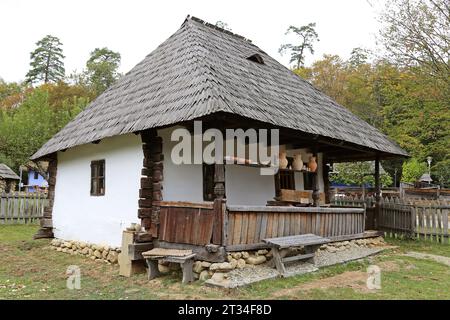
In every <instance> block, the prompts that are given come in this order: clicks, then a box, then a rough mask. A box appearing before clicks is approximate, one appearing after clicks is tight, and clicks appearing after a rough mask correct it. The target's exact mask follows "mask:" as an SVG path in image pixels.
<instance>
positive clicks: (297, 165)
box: [292, 153, 303, 170]
mask: <svg viewBox="0 0 450 320" xmlns="http://www.w3.org/2000/svg"><path fill="white" fill-rule="evenodd" d="M292 168H293V169H294V170H302V169H303V160H302V155H301V154H300V153H299V154H296V155H295V156H294V161H293V162H292Z"/></svg>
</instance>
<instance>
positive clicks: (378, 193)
mask: <svg viewBox="0 0 450 320" xmlns="http://www.w3.org/2000/svg"><path fill="white" fill-rule="evenodd" d="M380 202H381V189H380V156H379V155H377V156H376V159H375V217H374V218H375V219H374V220H375V221H374V225H375V228H376V229H378V221H379V218H380Z"/></svg>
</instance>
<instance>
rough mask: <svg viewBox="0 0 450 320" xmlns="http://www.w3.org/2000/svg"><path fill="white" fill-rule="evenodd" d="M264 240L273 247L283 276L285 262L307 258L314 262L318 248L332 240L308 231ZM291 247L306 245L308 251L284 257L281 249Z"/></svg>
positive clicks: (274, 256)
mask: <svg viewBox="0 0 450 320" xmlns="http://www.w3.org/2000/svg"><path fill="white" fill-rule="evenodd" d="M263 241H264V242H265V243H267V244H268V245H269V246H270V247H271V248H272V253H273V261H274V262H275V266H276V268H277V270H278V272H280V274H281V275H282V276H283V275H285V274H286V267H285V266H284V263H285V262H292V261H298V260H307V261H308V262H310V263H313V264H314V263H315V256H316V251H317V249H319V247H320V246H321V245H323V244H325V243H328V242H330V241H331V240H330V239H327V238H323V237H320V236H317V235H315V234H311V233H308V234H302V235H297V236H288V237H280V238H269V239H263ZM290 247H304V248H305V251H306V253H304V254H300V255H297V256H293V257H287V258H282V257H281V254H280V251H281V250H283V249H287V248H290Z"/></svg>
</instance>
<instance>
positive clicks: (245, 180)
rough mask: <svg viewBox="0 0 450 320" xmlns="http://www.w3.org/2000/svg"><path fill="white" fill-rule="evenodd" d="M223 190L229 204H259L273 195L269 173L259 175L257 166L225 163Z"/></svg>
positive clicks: (273, 186) (271, 177) (265, 201)
mask: <svg viewBox="0 0 450 320" xmlns="http://www.w3.org/2000/svg"><path fill="white" fill-rule="evenodd" d="M225 192H226V196H227V203H228V204H230V205H261V206H265V205H266V203H267V201H268V200H273V197H275V182H274V177H273V176H271V175H267V176H266V175H261V174H260V169H259V168H254V167H246V166H240V165H228V164H227V165H225Z"/></svg>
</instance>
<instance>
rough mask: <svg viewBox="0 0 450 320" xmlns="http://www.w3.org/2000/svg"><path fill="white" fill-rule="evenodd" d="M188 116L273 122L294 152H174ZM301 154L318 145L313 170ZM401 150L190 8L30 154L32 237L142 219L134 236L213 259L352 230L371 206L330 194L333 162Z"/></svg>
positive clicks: (228, 123) (104, 238)
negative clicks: (201, 160)
mask: <svg viewBox="0 0 450 320" xmlns="http://www.w3.org/2000/svg"><path fill="white" fill-rule="evenodd" d="M194 120H201V121H202V125H203V130H206V129H207V128H217V129H219V130H221V131H224V130H225V129H230V128H241V129H243V130H246V129H249V128H255V129H262V128H265V129H278V130H279V142H280V145H281V148H282V149H283V150H285V152H286V154H287V159H288V165H287V166H286V168H284V169H282V170H279V172H278V173H277V174H276V175H275V176H273V175H261V174H260V168H259V167H258V163H257V162H256V163H255V162H250V161H246V162H245V163H242V164H236V163H216V164H214V165H206V164H180V165H178V164H175V163H174V161H173V160H172V159H171V152H172V151H173V147H174V145H175V144H176V142H174V141H172V140H171V134H172V132H173V131H174V129H176V128H185V129H187V130H189V131H192V128H193V122H194ZM192 150H193V151H192V152H193V153H194V156H195V152H200V153H201V152H202V148H201V147H200V151H198V150H196V149H195V148H193V149H192ZM298 154H301V155H303V162H305V163H307V162H309V159H310V158H311V156H314V157H316V158H317V164H318V167H317V170H308V167H304V166H301V167H296V169H294V168H293V167H295V166H293V164H292V163H291V162H292V158H294V156H296V155H298ZM406 155H407V154H406V152H405V151H404V150H402V149H401V148H400V147H399V146H398V145H397V144H396V143H395V142H393V141H392V140H390V139H389V138H388V137H386V136H385V135H384V134H382V133H381V132H379V131H378V130H377V129H375V128H374V127H372V126H370V125H369V124H367V123H366V122H364V121H363V120H361V119H359V118H358V117H356V116H355V115H353V114H352V113H351V112H350V111H348V110H347V109H346V108H344V107H342V106H340V105H338V104H337V103H336V102H334V101H333V100H332V99H331V98H329V97H328V96H326V95H325V94H323V93H322V92H321V91H319V90H317V89H316V88H314V86H312V85H311V84H310V83H308V82H307V81H305V80H303V79H302V78H300V77H299V76H298V75H296V74H294V73H293V72H292V71H290V70H289V69H287V68H286V67H284V66H283V65H281V64H280V63H279V62H277V61H276V60H275V59H273V58H272V57H270V56H269V55H267V54H266V53H265V52H264V51H262V50H261V49H260V48H258V47H257V46H256V45H254V44H253V43H252V42H251V41H250V40H248V39H246V38H244V37H242V36H239V35H236V34H233V33H231V32H229V31H226V30H223V29H220V28H218V27H216V26H214V25H211V24H209V23H206V22H204V21H202V20H200V19H197V18H194V17H188V18H187V19H186V20H185V21H184V23H183V24H182V26H181V27H180V29H179V30H178V31H176V32H175V33H174V34H173V35H172V36H171V37H170V38H168V39H167V40H166V41H165V42H164V43H162V44H161V45H160V46H159V47H158V48H156V49H155V50H154V51H153V52H152V53H150V54H149V55H148V56H147V57H146V58H145V59H144V60H143V61H142V62H140V63H139V64H137V65H136V66H135V67H134V68H133V69H132V70H131V71H129V72H128V73H127V74H126V75H125V76H123V77H122V78H121V79H120V80H119V81H118V82H117V83H116V84H114V85H113V86H112V87H111V88H109V89H108V90H106V91H105V92H104V93H103V94H102V95H100V96H99V97H98V98H97V99H96V100H95V101H93V102H92V103H91V104H90V105H89V106H88V107H87V108H86V109H85V110H84V111H83V112H81V113H80V114H79V115H78V116H77V117H76V118H75V119H74V120H73V121H71V122H70V123H69V124H68V125H67V126H66V127H65V128H63V129H62V130H61V131H60V132H59V133H58V134H56V135H55V136H54V137H53V138H52V139H50V140H49V141H48V142H47V143H46V144H45V145H44V146H43V147H42V148H41V149H39V150H38V151H37V152H36V153H35V154H34V155H33V157H32V158H33V159H35V160H36V159H40V160H47V161H49V170H48V172H49V176H50V178H49V197H50V206H49V207H48V208H47V209H46V210H45V213H44V218H43V219H42V221H41V226H42V228H41V230H40V232H39V234H38V235H37V237H45V236H53V235H55V236H56V237H58V238H63V239H69V240H81V241H89V242H94V243H108V244H110V245H114V246H117V245H120V241H121V240H120V239H121V231H122V230H123V229H124V228H126V227H127V226H128V225H129V224H130V223H132V222H140V223H141V225H142V226H143V228H144V229H145V232H142V233H140V234H139V237H138V239H137V241H153V243H154V245H155V246H156V247H158V246H159V247H176V248H180V247H181V248H191V249H193V250H195V251H196V252H199V253H201V252H203V254H204V255H205V256H207V257H206V258H205V259H207V258H208V257H211V256H214V259H218V260H220V259H221V256H220V255H221V253H223V252H225V251H233V250H245V249H252V248H260V247H262V246H264V244H263V243H262V241H261V240H262V239H264V238H267V237H274V236H284V235H295V234H302V233H315V234H317V235H324V236H328V237H332V238H334V239H344V238H351V237H353V238H355V237H358V236H362V235H363V233H364V229H365V226H364V210H363V209H355V208H353V209H352V208H332V207H330V206H327V202H328V200H329V199H328V198H327V190H328V187H329V183H328V166H327V164H329V163H333V162H344V161H356V160H376V170H375V171H376V172H375V173H376V175H377V176H379V171H378V169H377V168H379V162H380V159H388V158H394V157H403V156H406ZM312 166H313V165H312ZM378 181H379V179H378ZM138 219H140V220H138ZM208 248H209V249H208ZM211 248H213V249H211ZM208 250H209V251H208ZM211 259H212V258H211Z"/></svg>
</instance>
